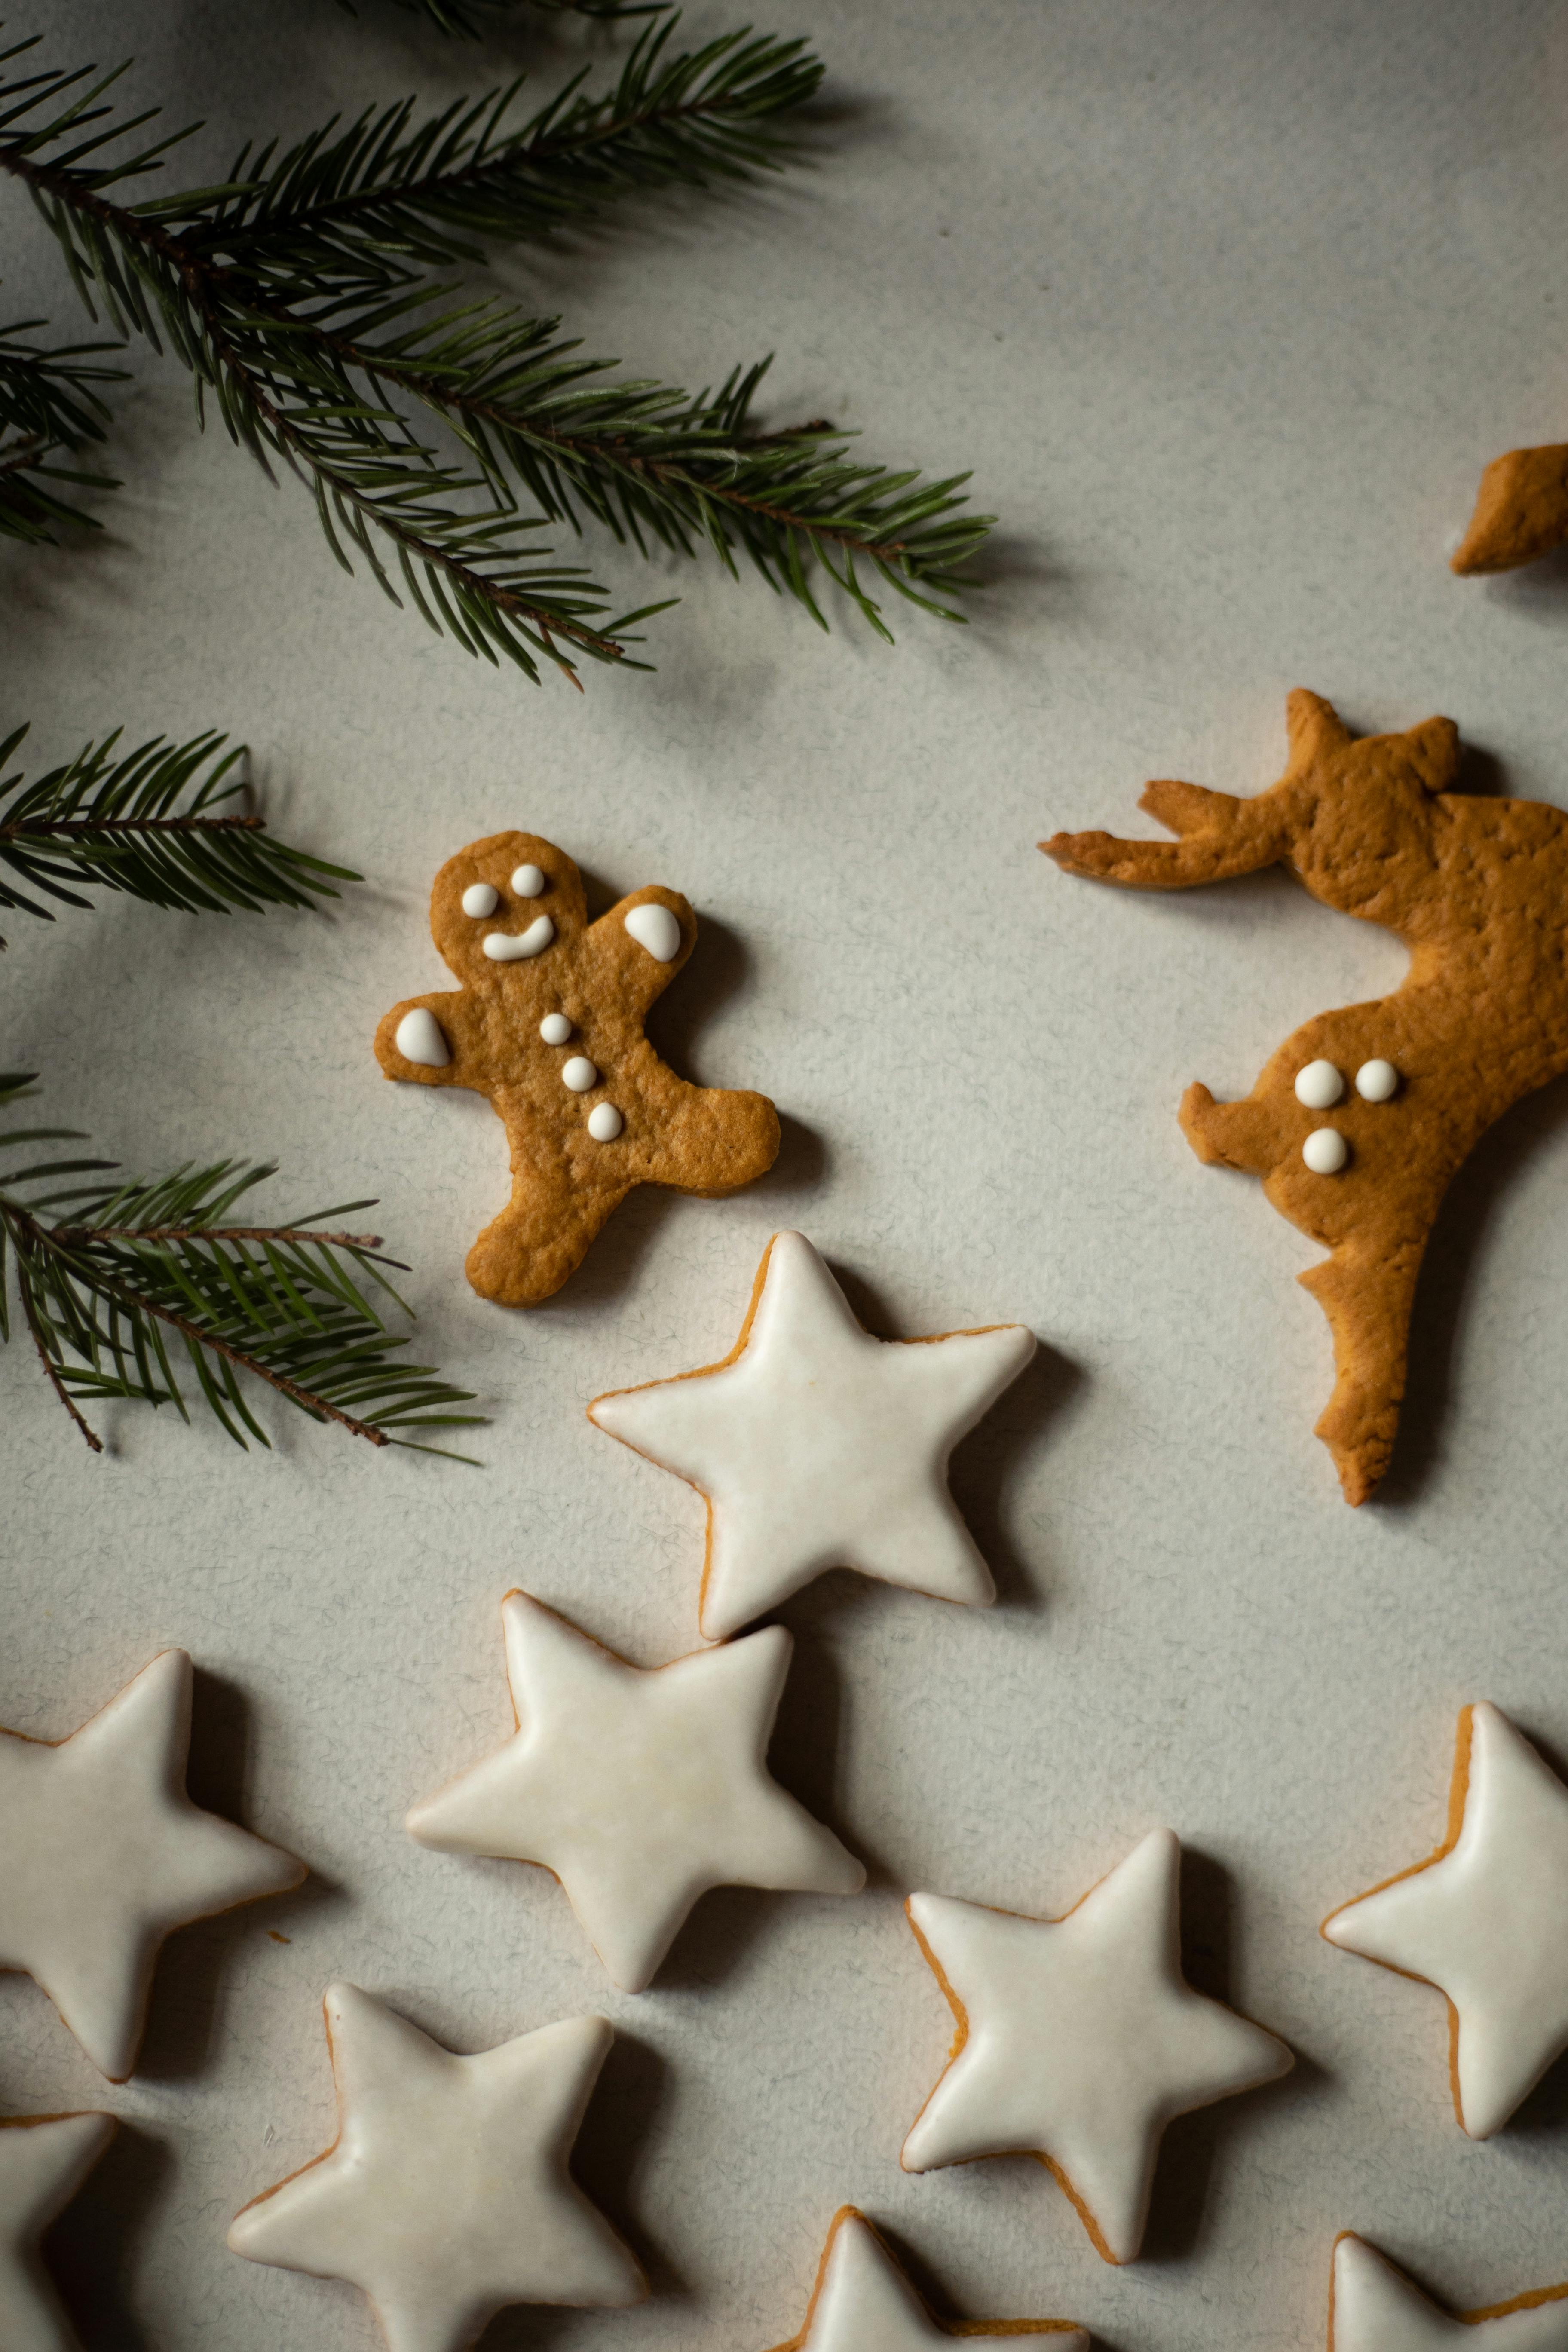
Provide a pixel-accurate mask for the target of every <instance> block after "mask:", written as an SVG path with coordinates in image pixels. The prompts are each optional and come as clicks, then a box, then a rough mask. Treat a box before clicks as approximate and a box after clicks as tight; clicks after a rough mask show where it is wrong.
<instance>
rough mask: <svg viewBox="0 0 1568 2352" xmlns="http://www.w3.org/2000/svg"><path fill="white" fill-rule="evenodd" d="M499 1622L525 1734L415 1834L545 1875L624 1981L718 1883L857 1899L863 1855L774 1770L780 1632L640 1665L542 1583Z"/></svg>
mask: <svg viewBox="0 0 1568 2352" xmlns="http://www.w3.org/2000/svg"><path fill="white" fill-rule="evenodd" d="M502 1618H503V1622H504V1626H505V1633H506V1651H507V1673H508V1678H509V1681H510V1687H511V1694H512V1705H513V1709H514V1711H515V1714H516V1717H517V1724H518V1728H517V1730H516V1732H515V1733H514V1734H513V1736H512V1738H510V1740H508V1741H507V1742H506V1744H505V1745H504V1746H503V1747H502V1748H499V1749H497V1750H495V1751H494V1752H493V1753H492V1754H491V1755H489V1756H488V1757H485V1758H483V1759H481V1760H480V1761H479V1763H478V1764H476V1765H473V1766H471V1767H470V1768H469V1769H468V1771H466V1772H464V1773H461V1774H460V1775H459V1776H458V1779H457V1780H453V1781H451V1782H449V1783H448V1784H447V1787H446V1788H445V1789H443V1790H437V1793H436V1794H435V1795H434V1796H433V1797H430V1798H427V1799H426V1801H424V1802H423V1803H422V1804H419V1805H416V1807H415V1808H414V1810H413V1811H412V1812H411V1813H410V1814H409V1816H408V1823H407V1826H408V1831H409V1834H410V1835H411V1836H412V1837H414V1838H415V1839H416V1840H417V1841H418V1843H421V1844H423V1845H428V1846H434V1847H437V1849H440V1850H443V1851H446V1852H448V1853H472V1854H486V1855H491V1856H501V1857H504V1858H507V1859H510V1860H511V1861H514V1862H529V1863H535V1864H540V1865H541V1866H542V1867H543V1868H544V1869H545V1870H547V1871H549V1872H550V1873H551V1874H552V1876H554V1877H555V1878H556V1879H557V1880H558V1881H559V1883H560V1885H561V1886H562V1887H563V1890H564V1892H565V1894H566V1896H567V1899H568V1900H569V1902H570V1903H571V1905H572V1908H573V1910H574V1912H575V1913H576V1915H577V1917H578V1920H579V1922H580V1923H581V1925H582V1927H583V1929H584V1933H585V1935H586V1936H587V1937H588V1940H589V1942H590V1943H591V1944H592V1945H593V1947H594V1949H595V1952H597V1954H598V1956H599V1958H600V1959H601V1960H602V1962H603V1963H604V1965H605V1969H607V1971H608V1972H609V1975H610V1977H611V1978H612V1979H613V1981H614V1982H615V1983H616V1985H617V1986H618V1987H619V1989H620V1990H622V1991H623V1992H642V1991H644V1990H646V1989H647V1986H648V1985H649V1984H650V1983H651V1981H652V1979H653V1978H654V1976H655V1975H656V1973H657V1972H658V1968H659V1966H660V1964H661V1963H662V1961H663V1960H664V1958H665V1956H666V1954H667V1953H668V1949H669V1947H670V1945H671V1944H672V1943H673V1942H674V1940H675V1937H676V1936H677V1935H678V1934H679V1930H680V1928H681V1927H682V1926H683V1924H684V1923H685V1921H686V1919H687V1918H688V1916H689V1914H690V1912H691V1910H692V1908H693V1906H695V1904H696V1903H697V1902H698V1901H699V1900H700V1897H701V1896H702V1895H704V1894H706V1893H707V1892H708V1891H709V1890H710V1888H712V1887H715V1886H724V1885H748V1886H758V1887H764V1888H771V1889H773V1890H776V1891H785V1890H793V1891H795V1892H800V1893H806V1894H818V1895H855V1894H858V1893H859V1892H860V1890H861V1888H862V1887H863V1886H864V1885H865V1883H866V1873H865V1869H864V1867H863V1865H862V1864H860V1863H858V1861H857V1860H856V1859H855V1857H854V1856H853V1855H852V1854H851V1853H848V1852H847V1850H846V1848H845V1847H844V1846H842V1845H841V1844H840V1843H839V1842H838V1840H837V1838H836V1837H835V1836H834V1835H833V1832H831V1831H830V1830H828V1829H826V1828H825V1827H824V1825H823V1824H822V1823H821V1822H817V1821H815V1820H814V1819H813V1818H812V1816H811V1815H810V1814H809V1813H808V1812H807V1811H805V1807H804V1806H803V1805H800V1804H798V1803H797V1802H796V1801H795V1798H793V1797H792V1796H790V1795H789V1794H788V1793H787V1792H786V1791H785V1790H784V1789H782V1788H781V1787H780V1786H779V1784H778V1782H777V1781H776V1780H773V1778H772V1776H771V1774H770V1773H769V1771H768V1767H767V1750H768V1742H769V1739H770V1738H771V1737H772V1733H773V1719H774V1717H775V1716H776V1714H777V1711H778V1705H779V1700H780V1698H781V1696H783V1692H784V1680H785V1677H786V1675H787V1674H788V1671H789V1664H790V1657H791V1654H792V1651H793V1648H794V1643H793V1640H792V1637H791V1635H790V1634H789V1633H788V1632H787V1630H786V1629H785V1628H784V1626H781V1625H770V1626H764V1627H763V1628H762V1630H761V1631H760V1632H758V1633H752V1634H748V1635H747V1636H746V1637H745V1639H744V1640H742V1641H738V1642H730V1643H723V1644H721V1646H720V1647H718V1648H715V1649H710V1650H700V1651H697V1652H694V1653H693V1654H691V1655H690V1656H689V1657H685V1658H677V1659H675V1660H673V1661H672V1662H671V1663H670V1664H668V1665H665V1666H657V1667H651V1668H643V1667H640V1666H634V1665H632V1664H630V1663H629V1661H627V1660H626V1659H625V1658H622V1657H619V1656H617V1655H616V1653H615V1652H614V1651H613V1650H609V1649H606V1648H605V1646H604V1644H603V1643H599V1642H596V1641H595V1640H594V1639H593V1637H592V1636H591V1635H589V1634H587V1633H583V1632H582V1631H581V1630H580V1629H579V1628H578V1627H577V1626H575V1625H574V1624H572V1623H571V1622H569V1621H568V1620H567V1619H566V1618H564V1617H561V1616H558V1615H557V1614H556V1612H554V1611H553V1610H552V1609H548V1608H546V1607H545V1605H544V1604H543V1602H542V1601H536V1600H534V1599H533V1598H532V1596H531V1594H528V1593H525V1592H512V1593H509V1594H508V1595H507V1598H506V1600H505V1601H504V1602H503V1604H502Z"/></svg>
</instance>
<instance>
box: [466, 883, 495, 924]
mask: <svg viewBox="0 0 1568 2352" xmlns="http://www.w3.org/2000/svg"><path fill="white" fill-rule="evenodd" d="M499 906H500V891H499V890H497V889H495V888H493V887H492V886H491V885H490V884H489V882H470V883H469V885H468V888H467V889H466V890H465V891H464V893H463V912H464V914H465V915H472V916H473V918H474V919H475V921H476V922H478V921H479V919H481V917H483V916H485V915H493V914H494V913H495V910H496V908H498V907H499Z"/></svg>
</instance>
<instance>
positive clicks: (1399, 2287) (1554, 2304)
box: [1329, 2230, 1568, 2352]
mask: <svg viewBox="0 0 1568 2352" xmlns="http://www.w3.org/2000/svg"><path fill="white" fill-rule="evenodd" d="M1458 2347H1465V2352H1568V2284H1564V2285H1562V2286H1549V2287H1536V2288H1532V2289H1531V2290H1530V2291H1528V2292H1527V2293H1525V2294H1518V2295H1514V2296H1512V2297H1510V2300H1509V2301H1508V2302H1506V2303H1500V2304H1491V2305H1488V2306H1487V2307H1486V2308H1485V2309H1483V2310H1480V2311H1466V2312H1460V2313H1458V2314H1457V2315H1453V2316H1450V2315H1449V2314H1448V2313H1447V2312H1446V2311H1444V2310H1442V2309H1441V2308H1440V2307H1439V2306H1438V2305H1436V2304H1435V2303H1434V2302H1433V2301H1432V2300H1431V2298H1430V2297H1429V2296H1428V2295H1426V2294H1423V2292H1422V2290H1421V2289H1420V2288H1419V2287H1418V2286H1417V2285H1416V2284H1415V2281H1414V2280H1413V2279H1411V2278H1407V2277H1406V2275H1405V2273H1404V2272H1403V2271H1402V2270H1401V2269H1400V2268H1399V2267H1398V2265H1397V2264H1396V2263H1392V2262H1390V2261H1389V2259H1388V2256H1387V2255H1386V2254H1384V2253H1380V2252H1378V2250H1377V2248H1376V2247H1375V2246H1371V2245H1369V2244H1368V2243H1367V2242H1366V2240H1365V2239H1364V2238H1361V2237H1358V2236H1357V2235H1356V2234H1355V2232H1354V2231H1351V2230H1345V2231H1342V2232H1341V2233H1340V2235H1339V2236H1338V2237H1337V2238H1336V2239H1335V2241H1334V2250H1333V2255H1332V2259H1331V2266H1330V2273H1329V2352H1458Z"/></svg>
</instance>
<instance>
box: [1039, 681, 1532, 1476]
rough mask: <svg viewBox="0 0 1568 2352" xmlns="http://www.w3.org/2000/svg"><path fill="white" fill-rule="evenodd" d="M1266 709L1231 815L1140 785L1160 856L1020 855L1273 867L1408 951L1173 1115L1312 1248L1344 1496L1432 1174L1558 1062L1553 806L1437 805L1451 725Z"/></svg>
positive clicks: (1388, 1382) (1161, 869)
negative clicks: (1266, 752) (1243, 1073)
mask: <svg viewBox="0 0 1568 2352" xmlns="http://www.w3.org/2000/svg"><path fill="white" fill-rule="evenodd" d="M1288 716H1289V737H1290V752H1289V761H1288V763H1287V766H1286V770H1285V773H1284V775H1283V776H1282V777H1281V778H1280V779H1279V782H1278V783H1276V784H1273V785H1271V786H1270V787H1269V789H1268V791H1267V792H1263V793H1258V794H1257V795H1256V796H1255V797H1254V798H1253V799H1251V800H1237V799H1236V798H1233V797H1232V795H1231V794H1229V793H1214V792H1208V791H1205V789H1204V788H1203V787H1202V786H1200V785H1197V784H1184V783H1174V782H1161V783H1152V784H1150V785H1149V786H1148V788H1147V789H1146V791H1145V792H1144V793H1143V797H1142V806H1143V807H1144V808H1146V809H1147V810H1148V811H1149V813H1150V814H1151V815H1152V816H1156V817H1158V818H1159V819H1160V821H1161V823H1162V824H1167V825H1169V826H1170V827H1171V828H1172V830H1173V832H1175V833H1177V834H1179V835H1180V836H1181V838H1180V839H1179V840H1178V841H1175V842H1153V841H1121V840H1116V839H1113V838H1112V837H1111V835H1109V834H1104V833H1079V834H1058V835H1055V837H1054V838H1053V839H1052V840H1050V841H1047V842H1042V844H1041V847H1042V848H1043V849H1044V850H1045V851H1046V853H1047V856H1051V857H1054V858H1055V859H1056V861H1057V863H1058V866H1062V867H1064V868H1065V869H1066V871H1067V872H1068V873H1069V874H1081V875H1088V876H1089V877H1092V878H1094V879H1095V880H1098V881H1102V882H1115V883H1120V884H1122V885H1124V886H1126V887H1131V888H1135V889H1147V890H1183V889H1188V888H1191V887H1194V885H1196V884H1198V883H1203V882H1218V881H1223V880H1225V879H1226V877H1229V876H1233V875H1237V874H1253V873H1256V872H1258V869H1259V868H1260V867H1263V866H1275V865H1283V866H1288V867H1289V870H1290V872H1291V873H1293V874H1294V875H1295V876H1296V877H1297V879H1298V880H1299V881H1300V882H1301V883H1302V884H1303V885H1304V886H1305V887H1306V888H1307V889H1308V890H1309V891H1310V893H1311V895H1312V897H1313V898H1319V899H1321V901H1322V902H1323V904H1324V905H1325V906H1330V907H1337V908H1339V909H1340V910H1341V911H1342V913H1344V914H1347V915H1355V916H1357V917H1358V918H1360V919H1361V920H1363V922H1372V923H1380V924H1382V925H1384V927H1385V928H1386V929H1389V930H1391V931H1393V932H1394V933H1395V934H1396V936H1397V937H1398V938H1399V939H1401V940H1403V941H1404V943H1405V946H1406V947H1407V948H1408V949H1409V950H1410V971H1409V973H1408V976H1407V977H1406V979H1405V983H1404V985H1403V987H1401V988H1399V989H1398V990H1396V991H1395V992H1394V994H1393V995H1392V996H1386V997H1383V998H1381V999H1379V1000H1377V1001H1376V1002H1374V1003H1367V1004H1350V1005H1345V1006H1343V1007H1342V1008H1341V1009H1340V1010H1339V1011H1337V1012H1332V1013H1319V1014H1318V1015H1317V1017H1316V1018H1315V1019H1313V1020H1311V1021H1308V1022H1306V1023H1304V1024H1303V1025H1302V1026H1301V1027H1300V1029H1298V1030H1297V1031H1296V1032H1295V1033H1294V1034H1293V1035H1291V1036H1289V1037H1288V1038H1287V1039H1286V1040H1285V1043H1284V1044H1283V1045H1281V1046H1280V1047H1279V1050H1278V1051H1277V1052H1276V1053H1275V1054H1274V1055H1271V1057H1270V1058H1269V1060H1268V1062H1267V1063H1266V1064H1265V1066H1264V1067H1263V1070H1262V1071H1261V1073H1260V1074H1259V1076H1258V1079H1257V1082H1256V1083H1255V1085H1254V1087H1253V1089H1252V1092H1251V1094H1250V1095H1248V1096H1247V1098H1246V1100H1245V1101H1243V1102H1226V1103H1222V1102H1216V1101H1215V1098H1214V1097H1213V1096H1212V1095H1211V1094H1210V1092H1209V1090H1208V1088H1207V1087H1205V1086H1199V1085H1194V1086H1191V1087H1188V1089H1187V1091H1186V1094H1185V1095H1184V1097H1183V1101H1182V1109H1181V1118H1182V1126H1183V1129H1184V1131H1185V1134H1186V1138H1187V1140H1188V1142H1189V1143H1190V1144H1191V1145H1192V1147H1193V1150H1194V1151H1195V1152H1196V1153H1197V1155H1198V1158H1199V1159H1200V1160H1206V1161H1209V1162H1211V1163H1215V1162H1217V1163H1219V1164H1221V1165H1223V1166H1225V1167H1227V1168H1238V1169H1243V1170H1246V1171H1249V1172H1250V1173H1251V1174H1253V1175H1257V1176H1260V1177H1261V1178H1262V1179H1263V1189H1264V1191H1265V1192H1266V1193H1267V1195H1268V1199H1269V1201H1270V1202H1272V1204H1273V1206H1274V1207H1275V1208H1276V1209H1278V1210H1279V1213H1280V1215H1281V1216H1284V1217H1288V1218H1289V1221H1290V1223H1292V1224H1293V1225H1296V1226H1298V1227H1299V1228H1300V1231H1301V1232H1302V1233H1304V1234H1310V1236H1311V1238H1312V1240H1313V1241H1315V1242H1319V1243H1321V1244H1322V1245H1323V1247H1324V1248H1325V1249H1327V1250H1328V1251H1329V1252H1330V1253H1331V1255H1330V1256H1329V1257H1328V1258H1327V1259H1326V1260H1325V1261H1324V1263H1323V1264H1321V1265H1315V1266H1312V1267H1310V1268H1309V1270H1308V1271H1307V1272H1306V1273H1305V1274H1303V1275H1302V1276H1300V1281H1301V1283H1302V1284H1303V1286H1305V1288H1307V1289H1308V1290H1310V1292H1311V1293H1312V1295H1313V1297H1315V1298H1316V1299H1317V1300H1318V1303H1319V1305H1320V1306H1321V1307H1322V1309H1323V1312H1324V1314H1325V1315H1326V1316H1327V1317H1328V1319H1329V1324H1330V1328H1331V1331H1332V1334H1333V1342H1334V1359H1335V1366H1336V1370H1337V1374H1338V1378H1337V1380H1336V1382H1335V1386H1334V1391H1333V1394H1332V1396H1331V1399H1330V1401H1329V1404H1328V1408H1327V1410H1326V1411H1325V1412H1324V1413H1323V1416H1322V1418H1321V1420H1320V1422H1319V1423H1318V1425H1317V1434H1318V1435H1319V1436H1320V1437H1321V1439H1322V1440H1323V1442H1324V1444H1326V1445H1327V1446H1328V1448H1329V1450H1330V1452H1331V1454H1332V1456H1333V1459H1334V1465H1335V1467H1336V1469H1337V1470H1338V1472H1339V1475H1340V1481H1341V1484H1342V1486H1343V1488H1344V1492H1345V1496H1346V1499H1347V1501H1349V1502H1352V1503H1361V1502H1364V1501H1365V1499H1366V1497H1367V1496H1369V1495H1370V1494H1371V1493H1372V1492H1373V1488H1374V1487H1375V1486H1376V1485H1377V1483H1378V1481H1379V1479H1380V1478H1381V1477H1382V1476H1383V1474H1384V1470H1385V1469H1386V1468H1387V1466H1388V1460H1389V1456H1390V1454H1391V1453H1392V1451H1393V1447H1394V1432H1395V1430H1396V1428H1397V1426H1398V1421H1399V1407H1400V1402H1401V1400H1402V1399H1403V1397H1404V1394H1405V1356H1406V1347H1407V1341H1408V1336H1409V1328H1410V1311H1411V1305H1412V1301H1413V1299H1414V1297H1415V1281H1416V1276H1417V1275H1418V1274H1419V1272H1420V1269H1421V1260H1422V1256H1423V1254H1424V1252H1425V1250H1426V1237H1427V1235H1428V1234H1429V1233H1430V1232H1431V1229H1432V1223H1433V1220H1434V1218H1435V1217H1436V1213H1437V1210H1438V1206H1439V1204H1440V1203H1441V1202H1442V1198H1443V1195H1444V1193H1445V1192H1447V1188H1448V1184H1449V1181H1450V1179H1451V1178H1452V1177H1453V1175H1454V1174H1455V1172H1456V1171H1457V1170H1458V1167H1459V1166H1460V1164H1461V1162H1462V1161H1463V1160H1464V1159H1465V1158H1466V1156H1467V1155H1468V1152H1469V1151H1470V1150H1471V1149H1472V1148H1473V1147H1474V1145H1475V1144H1476V1143H1478V1142H1479V1139H1480V1138H1481V1137H1482V1136H1483V1135H1484V1134H1485V1133H1486V1131H1487V1129H1488V1128H1489V1127H1490V1126H1492V1125H1493V1123H1494V1122H1495V1121H1496V1120H1497V1119H1499V1118H1501V1117H1502V1115H1503V1113H1504V1111H1506V1110H1507V1109H1508V1108H1510V1105H1511V1104H1513V1103H1515V1102H1517V1101H1518V1100H1519V1099H1520V1097H1521V1095H1527V1094H1530V1093H1531V1092H1532V1091H1533V1090H1534V1089H1535V1088H1536V1087H1542V1086H1544V1085H1545V1084H1546V1083H1547V1081H1548V1080H1549V1079H1551V1078H1553V1077H1555V1076H1558V1075H1559V1073H1560V1072H1562V1071H1563V1070H1564V1069H1568V926H1565V925H1564V921H1563V908H1564V906H1565V905H1568V814H1564V813H1563V810H1561V809H1557V808H1551V807H1548V806H1547V805H1546V804H1545V803H1542V802H1539V801H1511V800H1489V799H1481V798H1469V797H1468V796H1466V795H1464V794H1462V793H1452V792H1449V791H1448V790H1447V786H1448V785H1450V784H1451V783H1452V782H1453V781H1454V778H1455V774H1456V772H1457V770H1458V758H1459V747H1458V732H1457V730H1456V729H1455V727H1454V724H1453V722H1452V720H1451V719H1427V720H1426V722H1425V724H1424V725H1422V726H1420V727H1415V728H1412V729H1411V730H1410V731H1409V732H1408V733H1407V734H1404V735H1373V736H1366V737H1363V738H1361V739H1359V740H1358V739H1356V738H1354V737H1352V734H1351V732H1350V730H1349V729H1348V728H1346V727H1345V726H1344V725H1343V723H1342V721H1341V719H1339V718H1338V717H1337V716H1336V714H1335V713H1334V711H1333V710H1332V709H1331V707H1330V706H1329V704H1328V703H1326V702H1324V701H1323V700H1321V698H1320V697H1319V696H1317V695H1315V694H1308V693H1306V692H1304V691H1300V690H1298V691H1297V692H1296V693H1294V694H1292V695H1291V696H1290V698H1289V705H1288Z"/></svg>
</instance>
